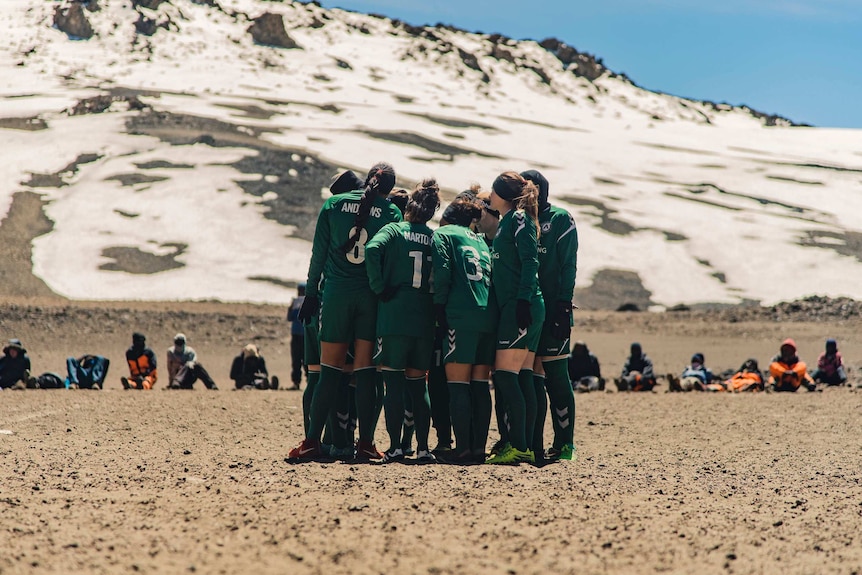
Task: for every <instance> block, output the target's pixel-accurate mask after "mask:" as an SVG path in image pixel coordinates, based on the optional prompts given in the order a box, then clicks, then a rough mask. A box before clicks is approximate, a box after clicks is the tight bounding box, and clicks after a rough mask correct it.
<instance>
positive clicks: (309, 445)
mask: <svg viewBox="0 0 862 575" xmlns="http://www.w3.org/2000/svg"><path fill="white" fill-rule="evenodd" d="M320 455H321V452H320V442H319V441H317V440H315V439H308V438H306V439H303V440H302V442H301V443H300V444H299V445H297V446H296V447H294V448H293V449H291V450H290V452H289V453H288V454H287V460H288V461H309V460H311V459H314V458H316V457H320Z"/></svg>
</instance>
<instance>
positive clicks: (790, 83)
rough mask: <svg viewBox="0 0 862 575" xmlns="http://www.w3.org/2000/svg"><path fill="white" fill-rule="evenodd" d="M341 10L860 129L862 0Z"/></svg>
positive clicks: (394, 0) (432, 3) (442, 4)
mask: <svg viewBox="0 0 862 575" xmlns="http://www.w3.org/2000/svg"><path fill="white" fill-rule="evenodd" d="M321 4H322V5H323V6H324V7H326V8H333V7H338V8H345V9H348V10H355V11H358V12H373V13H377V14H383V15H385V16H389V17H391V18H400V19H402V20H405V21H407V22H410V23H411V24H436V23H438V22H442V23H444V24H451V25H454V26H457V27H459V28H464V29H466V30H470V31H480V32H486V33H493V32H498V33H501V34H505V35H506V36H510V37H513V38H532V39H539V40H540V39H543V38H547V37H549V36H554V37H557V38H559V39H561V40H563V41H564V42H566V43H567V44H570V45H571V46H574V47H575V48H576V49H578V50H579V51H582V52H589V53H591V54H595V55H596V56H598V57H599V58H602V59H603V60H604V63H605V65H606V66H607V67H609V68H610V69H612V70H614V71H615V72H625V73H626V74H627V75H628V76H629V77H630V78H631V79H632V80H633V81H634V82H636V83H637V84H639V85H640V86H643V87H644V88H648V89H650V90H656V91H661V92H667V93H670V94H675V95H679V96H686V97H689V98H696V99H701V100H712V101H716V102H728V103H731V104H746V105H748V106H750V107H752V108H755V109H757V110H760V111H763V112H768V113H772V114H779V115H782V116H785V117H788V118H790V119H791V120H794V121H796V122H804V123H809V124H813V125H816V126H829V127H847V128H862V0H785V1H782V0H722V1H721V2H703V1H695V0H592V1H589V2H587V1H585V0H533V1H532V2H526V1H517V0H424V1H418V0H366V1H354V0H335V1H322V2H321Z"/></svg>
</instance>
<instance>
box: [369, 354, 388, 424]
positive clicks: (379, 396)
mask: <svg viewBox="0 0 862 575" xmlns="http://www.w3.org/2000/svg"><path fill="white" fill-rule="evenodd" d="M375 371H376V369H375ZM374 386H375V392H374V429H377V422H378V421H380V414H381V413H382V412H383V399H384V398H385V397H386V386H384V385H383V374H382V373H380V372H379V371H377V377H376V378H375V380H374ZM373 435H374V434H372V437H373Z"/></svg>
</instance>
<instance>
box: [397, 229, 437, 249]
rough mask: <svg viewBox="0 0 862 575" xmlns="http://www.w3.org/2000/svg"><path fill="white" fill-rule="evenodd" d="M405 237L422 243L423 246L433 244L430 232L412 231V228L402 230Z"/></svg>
mask: <svg viewBox="0 0 862 575" xmlns="http://www.w3.org/2000/svg"><path fill="white" fill-rule="evenodd" d="M402 235H403V236H404V239H405V240H407V241H408V242H413V243H416V244H422V245H423V246H430V245H431V236H429V235H428V234H423V233H420V232H411V231H410V230H407V231H404V232H402Z"/></svg>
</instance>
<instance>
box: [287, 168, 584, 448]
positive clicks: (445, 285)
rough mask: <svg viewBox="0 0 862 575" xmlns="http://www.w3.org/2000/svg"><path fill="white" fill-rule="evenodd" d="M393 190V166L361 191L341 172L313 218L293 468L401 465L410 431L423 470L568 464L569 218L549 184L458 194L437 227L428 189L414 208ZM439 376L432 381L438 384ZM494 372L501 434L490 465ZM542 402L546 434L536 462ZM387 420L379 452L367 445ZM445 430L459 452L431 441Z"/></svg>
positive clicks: (536, 178)
mask: <svg viewBox="0 0 862 575" xmlns="http://www.w3.org/2000/svg"><path fill="white" fill-rule="evenodd" d="M394 187H395V171H394V169H393V168H392V166H390V165H389V164H386V163H379V164H376V165H375V166H374V167H372V168H371V170H370V171H369V172H368V175H367V177H366V178H365V180H364V181H363V180H361V179H359V178H358V177H357V176H356V175H355V174H354V173H353V172H349V171H348V172H345V173H344V174H341V176H339V177H338V178H337V179H336V180H335V182H334V183H333V184H332V186H331V188H330V189H331V191H332V192H333V196H332V197H331V198H329V199H328V200H327V201H326V202H325V203H324V204H323V207H322V208H321V210H320V214H319V216H318V219H317V228H316V230H315V235H314V243H313V248H312V255H311V263H310V265H309V272H308V281H307V287H306V294H305V300H304V302H303V304H302V308H301V309H300V312H299V318H300V319H301V320H302V321H303V323H304V324H305V330H306V337H305V341H306V364H307V365H308V368H309V374H308V386H307V388H306V392H305V396H304V398H303V408H304V412H305V438H304V439H303V440H302V442H301V443H300V444H299V445H298V446H297V447H295V448H293V449H292V450H291V451H290V453H289V455H288V459H289V460H290V461H303V460H321V459H327V458H333V459H346V460H352V459H354V458H355V459H364V460H378V461H381V462H383V463H388V462H392V461H399V460H402V459H404V458H405V457H406V456H407V455H408V454H413V453H414V452H413V450H412V449H411V448H410V439H409V438H407V440H406V441H405V437H404V432H403V428H408V427H412V429H415V436H416V443H417V448H416V450H415V458H416V461H417V462H420V463H433V462H436V461H441V462H445V463H455V464H472V463H491V464H517V463H521V462H527V463H540V462H543V461H546V460H555V459H568V460H570V459H572V458H573V455H574V451H575V446H574V438H573V431H574V417H575V402H574V395H573V392H572V386H571V383H570V381H569V375H568V370H567V357H568V355H569V338H570V333H571V326H572V298H573V295H574V294H573V292H574V286H575V276H576V273H577V250H578V235H577V229H576V227H575V221H574V219H573V218H572V216H571V215H570V214H569V213H568V212H566V211H565V210H563V209H561V208H558V207H555V206H552V205H551V204H550V203H549V201H548V188H549V186H548V181H547V180H546V179H545V178H544V176H542V175H541V174H540V173H539V172H537V171H535V170H530V171H527V172H523V173H520V174H519V173H516V172H505V173H502V174H500V175H499V176H498V177H497V178H496V179H495V180H494V182H493V184H492V186H491V191H490V192H481V191H480V189H479V187H478V186H474V187H473V188H472V189H471V190H470V191H469V192H463V193H461V194H459V195H458V196H457V197H456V198H455V200H454V201H453V202H452V203H451V204H450V205H449V206H448V207H446V209H445V210H444V212H443V214H442V215H441V218H440V226H439V227H438V228H437V229H436V230H432V229H431V228H430V227H428V225H427V224H428V221H429V220H431V218H432V217H433V216H434V214H435V213H436V212H437V211H438V209H439V208H440V194H439V188H438V186H437V183H436V181H434V180H425V181H423V182H422V183H420V184H418V185H417V186H416V188H415V189H414V190H413V192H412V193H410V194H409V197H405V196H407V194H406V193H405V192H403V191H395V192H393V188H394ZM399 197H400V199H402V200H406V201H405V202H403V203H401V207H400V208H399V207H398V205H397V204H398V203H399ZM405 203H406V205H405ZM435 348H436V349H435ZM441 366H442V370H441ZM429 370H430V371H431V374H432V375H431V376H430V377H429ZM441 371H442V372H444V373H445V380H442V382H440V379H442V378H439V379H438V378H435V377H434V374H435V372H436V373H440V372H441ZM492 374H493V389H494V392H495V404H496V409H495V411H496V417H497V423H498V428H499V430H500V435H501V437H500V440H499V441H497V442H496V444H495V445H494V448H493V449H492V450H491V453H490V456H489V455H488V454H487V453H486V444H487V442H488V433H489V428H490V423H491V416H492V401H491V391H490V389H491V386H490V385H489V382H490V381H491V379H492ZM429 386H430V387H431V397H429ZM432 399H433V401H432ZM549 403H550V407H551V409H550V413H551V418H552V424H553V430H554V437H553V442H552V444H551V446H550V447H549V448H548V449H547V450H545V446H544V441H543V429H544V425H545V418H546V413H547V412H548V404H549ZM381 410H383V411H384V413H385V421H386V429H387V432H388V434H389V438H390V445H389V448H388V449H387V450H386V451H385V452H380V451H379V450H378V449H377V447H376V446H375V444H374V433H375V429H376V426H377V421H378V419H379V416H380V412H381ZM432 410H433V414H434V427H435V428H436V429H437V431H438V440H439V441H440V445H438V447H437V449H435V450H434V451H433V452H432V451H431V450H430V448H429V445H428V436H429V431H430V426H431V420H432ZM354 418H355V419H356V420H358V432H359V437H358V441H357V442H356V443H355V444H354V443H353V425H354V424H353V420H354ZM411 423H412V424H413V425H412V426H410V424H411ZM450 428H451V431H452V432H454V436H455V446H454V448H452V447H451V446H450V445H447V442H448V441H449V439H448V438H446V437H444V435H445V434H441V429H446V430H447V431H448V430H449V429H450ZM322 435H323V441H321V436H322Z"/></svg>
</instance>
